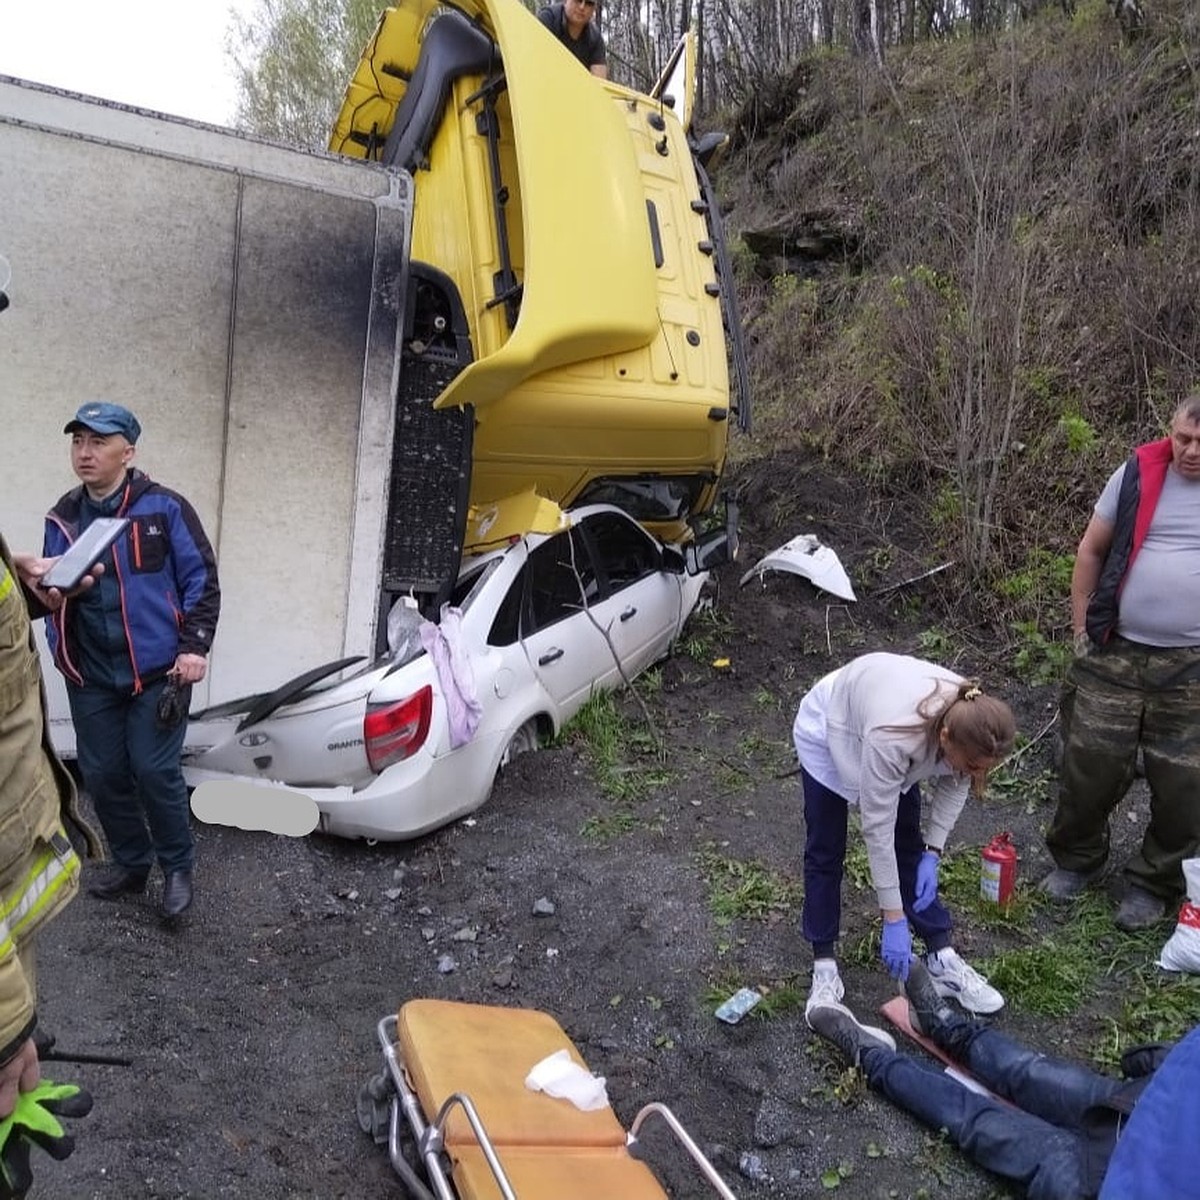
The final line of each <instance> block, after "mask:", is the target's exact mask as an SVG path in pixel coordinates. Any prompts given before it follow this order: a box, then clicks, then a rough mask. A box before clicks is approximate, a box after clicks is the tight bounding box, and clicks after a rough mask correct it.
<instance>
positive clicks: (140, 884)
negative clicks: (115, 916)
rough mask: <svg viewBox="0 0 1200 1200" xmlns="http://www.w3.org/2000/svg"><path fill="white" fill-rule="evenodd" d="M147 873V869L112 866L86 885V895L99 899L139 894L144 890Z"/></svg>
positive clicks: (114, 898)
mask: <svg viewBox="0 0 1200 1200" xmlns="http://www.w3.org/2000/svg"><path fill="white" fill-rule="evenodd" d="M149 874H150V872H149V871H134V870H131V869H130V868H129V867H113V868H112V870H111V871H109V872H108V874H107V875H105V876H103V877H102V878H100V879H97V880H96V882H95V883H92V884H89V885H88V895H89V896H95V897H97V898H98V899H100V900H116V899H117V898H118V897H119V896H136V895H139V894H140V893H141V892H144V891H145V890H146V879H147V877H148V876H149Z"/></svg>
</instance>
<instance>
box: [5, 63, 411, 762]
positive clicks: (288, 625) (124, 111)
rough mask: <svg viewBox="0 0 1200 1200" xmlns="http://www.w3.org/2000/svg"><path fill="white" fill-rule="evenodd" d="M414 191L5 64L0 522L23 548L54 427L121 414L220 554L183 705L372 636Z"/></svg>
mask: <svg viewBox="0 0 1200 1200" xmlns="http://www.w3.org/2000/svg"><path fill="white" fill-rule="evenodd" d="M411 195H412V192H411V180H410V178H409V177H408V175H407V174H406V173H405V172H403V171H400V170H398V169H395V168H388V167H382V166H378V165H376V164H369V163H363V162H350V161H347V160H344V159H338V158H335V157H333V156H332V155H325V154H320V153H312V152H307V151H303V150H299V149H292V148H287V147H283V146H278V145H273V144H270V143H267V142H264V141H261V140H259V139H256V138H253V137H249V136H246V135H242V134H239V133H234V132H231V131H228V130H223V129H217V128H214V127H211V126H207V125H201V124H198V123H194V122H190V121H186V120H183V119H180V118H175V117H167V116H162V115H159V114H155V113H149V112H144V111H140V110H136V109H130V108H126V107H122V106H119V105H116V104H112V103H108V102H105V101H100V100H95V99H91V98H87V97H83V96H77V95H72V94H69V93H64V92H61V91H57V90H54V89H49V88H45V87H41V86H38V85H33V84H29V83H26V82H23V81H20V80H15V79H11V78H7V77H2V76H0V255H4V256H5V257H7V259H8V260H9V262H10V264H11V267H12V281H11V284H10V285H9V288H8V294H9V297H10V300H11V305H10V307H9V308H8V310H7V311H6V312H4V313H3V315H2V316H0V430H2V431H3V432H2V433H0V444H2V445H3V457H2V460H0V461H2V464H3V466H2V469H0V521H2V522H3V529H4V533H5V536H6V537H7V538H8V540H9V543H10V544H11V545H12V546H14V547H18V548H21V549H31V550H36V549H39V548H40V546H41V541H42V521H43V517H44V514H45V512H46V510H47V509H48V508H49V507H50V506H51V504H52V503H53V502H54V501H55V500H56V499H57V497H58V496H59V495H61V494H62V493H63V492H65V491H66V490H68V488H70V487H72V486H74V485H75V484H76V483H77V480H76V479H75V477H74V475H73V474H72V472H71V469H70V462H69V457H68V441H69V439H68V438H67V437H65V436H64V435H63V425H64V424H65V423H66V422H67V421H68V420H69V419H70V418H71V417H72V415H73V414H74V412H75V410H76V408H78V406H79V405H80V404H82V403H83V402H84V401H87V400H92V399H104V400H111V401H115V402H116V403H119V404H124V405H126V406H128V407H129V408H131V409H132V410H133V411H134V412H135V413H136V414H137V415H138V417H139V418H140V420H141V422H142V425H143V428H144V433H143V435H142V438H141V440H140V442H139V444H138V455H137V460H136V465H138V466H140V467H141V468H143V469H144V470H146V471H147V472H148V473H149V474H150V475H151V477H153V478H156V479H159V480H161V481H162V482H163V483H164V484H166V485H168V486H169V487H172V488H175V489H177V490H178V491H180V492H182V493H183V494H184V495H185V496H187V497H188V499H189V500H191V501H192V503H193V504H194V505H195V507H196V509H197V511H198V512H199V514H200V517H201V520H202V521H203V523H204V526H205V528H206V530H207V531H208V534H209V536H210V538H211V539H212V541H213V544H214V546H215V548H216V552H217V557H218V562H219V566H220V575H221V585H222V606H221V621H220V625H219V627H218V631H217V636H216V641H215V643H214V646H213V652H212V658H211V662H210V666H209V672H208V676H207V678H206V680H205V681H204V683H203V684H202V685H201V686H200V687H198V688H197V689H196V695H195V697H194V701H193V707H194V708H197V709H198V708H201V707H206V706H209V705H214V704H219V703H222V702H223V701H226V700H229V699H233V698H235V697H238V696H244V695H246V694H247V693H251V692H258V691H261V690H262V689H263V688H264V686H274V685H275V684H276V683H278V682H280V681H282V680H283V679H286V678H288V677H289V676H291V675H294V674H296V673H298V672H300V671H302V670H305V669H306V668H310V667H312V666H313V665H314V664H317V663H322V662H328V661H330V660H332V659H337V658H340V657H344V656H351V655H369V654H372V653H373V652H374V651H375V649H376V647H377V627H378V624H379V608H380V579H381V572H382V569H383V567H382V561H381V560H382V557H383V551H382V546H383V543H384V540H385V536H386V530H385V524H386V517H387V507H388V481H389V476H390V462H391V453H392V441H393V429H394V427H395V422H394V404H395V397H396V394H397V373H398V361H399V360H398V346H399V333H400V325H401V322H402V319H403V313H404V297H405V289H406V282H407V278H406V272H407V248H408V244H409V237H410V229H411V215H412V214H411ZM43 652H44V646H43ZM46 666H47V668H48V669H47V671H46V677H47V680H48V682H49V683H50V686H51V710H52V718H53V725H54V735H55V740H56V743H57V744H58V745H59V747H60V749H61V750H62V751H63V752H64V753H67V754H71V753H73V750H74V736H73V732H72V730H71V725H70V720H69V715H68V711H67V705H66V696H65V692H64V690H63V686H62V683H61V680H60V677H59V676H58V673H57V671H55V670H54V669H53V668H52V667H51V666H50V663H49V660H48V657H47V659H46Z"/></svg>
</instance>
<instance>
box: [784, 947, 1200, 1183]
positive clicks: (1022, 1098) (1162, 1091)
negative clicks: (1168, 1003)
mask: <svg viewBox="0 0 1200 1200" xmlns="http://www.w3.org/2000/svg"><path fill="white" fill-rule="evenodd" d="M905 991H906V993H907V995H908V1000H909V1010H910V1020H911V1021H912V1024H913V1027H914V1029H917V1030H918V1031H919V1032H921V1033H923V1034H925V1036H927V1037H929V1038H931V1039H932V1040H933V1041H934V1042H935V1043H936V1044H937V1045H938V1046H939V1047H940V1048H941V1049H942V1050H944V1051H945V1052H946V1053H947V1054H948V1055H950V1057H951V1058H953V1059H954V1060H955V1061H956V1062H959V1063H961V1064H962V1065H963V1066H964V1067H965V1068H966V1070H968V1071H969V1072H970V1073H971V1074H972V1075H973V1076H974V1077H975V1078H976V1079H977V1080H978V1081H979V1082H980V1083H982V1084H983V1085H984V1086H985V1087H987V1088H989V1089H990V1090H991V1092H992V1093H994V1096H999V1097H1002V1100H997V1099H995V1098H994V1096H988V1095H982V1094H980V1093H978V1092H976V1091H973V1090H972V1089H971V1088H969V1087H967V1086H965V1085H964V1084H962V1083H960V1082H959V1081H958V1080H957V1079H955V1078H953V1077H952V1076H951V1075H948V1074H947V1073H946V1072H945V1071H943V1070H942V1069H941V1068H940V1067H934V1066H931V1065H928V1064H926V1063H924V1062H920V1061H918V1060H917V1059H914V1058H911V1057H909V1056H908V1055H905V1054H899V1053H897V1051H896V1049H895V1044H894V1043H893V1042H892V1040H891V1038H890V1037H888V1036H887V1035H886V1034H883V1033H882V1031H880V1030H876V1029H871V1028H870V1027H868V1026H865V1025H862V1024H861V1023H860V1022H859V1021H858V1020H857V1019H856V1018H855V1017H854V1014H853V1013H851V1011H850V1010H849V1009H848V1008H847V1007H846V1006H845V1005H843V1004H838V1003H824V1004H822V1005H820V1006H818V1007H815V1008H813V1009H812V1011H811V1012H810V1013H809V1014H808V1023H809V1025H811V1026H812V1028H813V1029H814V1030H816V1032H817V1033H819V1034H820V1035H821V1036H822V1037H824V1038H827V1039H828V1040H829V1041H831V1042H832V1043H833V1044H834V1045H835V1046H837V1048H838V1049H839V1050H840V1051H841V1052H842V1054H843V1055H845V1057H846V1059H847V1061H848V1062H850V1063H852V1064H853V1065H855V1066H857V1067H860V1068H861V1069H862V1071H863V1072H864V1073H865V1074H866V1077H867V1081H868V1083H869V1084H870V1085H871V1087H872V1088H874V1089H875V1090H876V1091H878V1092H881V1093H882V1094H883V1095H885V1096H886V1097H887V1098H888V1099H889V1100H891V1101H892V1102H893V1103H894V1104H896V1105H898V1106H899V1107H901V1108H903V1109H905V1110H906V1111H907V1112H909V1113H911V1114H912V1115H913V1116H914V1117H916V1118H917V1119H918V1120H920V1121H921V1122H923V1123H924V1124H925V1125H927V1126H929V1127H930V1128H931V1129H941V1130H945V1131H946V1133H947V1134H948V1135H949V1137H950V1140H951V1141H952V1142H954V1144H955V1145H956V1146H958V1147H959V1149H960V1150H962V1151H963V1153H964V1154H966V1155H967V1157H968V1158H970V1159H971V1161H972V1162H974V1163H976V1164H977V1165H979V1166H981V1167H984V1168H986V1169H987V1170H989V1171H993V1172H994V1173H995V1174H997V1175H1001V1176H1003V1177H1004V1178H1005V1179H1008V1180H1011V1181H1012V1182H1014V1183H1017V1184H1020V1185H1022V1186H1023V1187H1024V1188H1025V1191H1026V1195H1028V1196H1029V1197H1030V1200H1083V1198H1088V1200H1090V1198H1094V1197H1098V1198H1099V1200H1168V1198H1169V1200H1200V1172H1198V1171H1197V1170H1196V1169H1195V1160H1194V1155H1195V1151H1194V1148H1193V1142H1194V1140H1195V1136H1196V1131H1197V1130H1200V1088H1198V1087H1197V1086H1196V1085H1197V1081H1198V1080H1200V1026H1197V1027H1196V1028H1195V1029H1193V1030H1192V1031H1191V1032H1190V1033H1189V1034H1188V1035H1187V1036H1186V1037H1185V1038H1184V1039H1183V1040H1182V1041H1180V1042H1179V1043H1178V1044H1176V1045H1175V1046H1170V1045H1164V1044H1155V1045H1150V1046H1138V1047H1135V1048H1133V1049H1132V1050H1130V1051H1128V1052H1127V1053H1126V1054H1125V1055H1124V1057H1123V1059H1122V1068H1123V1069H1124V1071H1125V1073H1126V1075H1127V1078H1125V1079H1116V1078H1114V1077H1112V1076H1110V1075H1101V1074H1098V1073H1097V1072H1095V1071H1092V1070H1090V1069H1088V1068H1087V1067H1084V1066H1081V1065H1078V1064H1076V1063H1072V1062H1068V1061H1066V1060H1064V1059H1060V1058H1053V1057H1051V1056H1049V1055H1045V1054H1039V1053H1037V1052H1035V1051H1033V1050H1029V1049H1027V1048H1026V1047H1024V1046H1021V1045H1019V1044H1018V1043H1017V1042H1015V1041H1013V1040H1012V1039H1011V1038H1009V1037H1006V1036H1005V1035H1004V1034H1002V1033H999V1032H997V1031H996V1030H995V1029H992V1028H990V1027H989V1026H988V1025H987V1024H986V1023H985V1022H982V1021H978V1020H967V1019H965V1018H963V1017H962V1016H960V1015H959V1014H958V1013H956V1012H955V1011H954V1009H953V1008H951V1006H950V1005H949V1004H948V1003H947V1002H946V1001H945V999H944V998H943V997H942V996H941V995H940V994H939V993H938V990H937V988H936V987H935V986H934V980H933V978H932V977H931V976H930V974H929V972H928V971H927V970H926V969H925V966H924V964H923V963H921V962H920V961H919V960H915V961H914V962H913V964H912V969H911V970H910V971H909V974H908V979H907V980H906V982H905ZM1004 1100H1006V1101H1009V1102H1010V1103H1008V1104H1006V1103H1003V1101H1004Z"/></svg>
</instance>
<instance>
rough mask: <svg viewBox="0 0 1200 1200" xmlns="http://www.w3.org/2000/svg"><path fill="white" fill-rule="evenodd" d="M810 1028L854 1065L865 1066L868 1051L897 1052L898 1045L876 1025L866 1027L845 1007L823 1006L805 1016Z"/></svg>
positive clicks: (813, 1009)
mask: <svg viewBox="0 0 1200 1200" xmlns="http://www.w3.org/2000/svg"><path fill="white" fill-rule="evenodd" d="M805 1019H806V1020H807V1021H808V1025H809V1028H810V1029H815V1030H816V1032H817V1033H819V1034H820V1035H821V1036H822V1037H823V1038H827V1039H828V1040H829V1041H831V1042H832V1043H833V1044H834V1045H835V1046H836V1047H837V1048H838V1049H839V1050H840V1051H841V1052H842V1054H844V1055H845V1057H846V1061H847V1062H848V1063H850V1065H851V1066H855V1067H857V1066H861V1065H862V1056H863V1053H864V1051H867V1050H870V1049H872V1048H875V1049H883V1050H895V1049H896V1043H895V1042H894V1041H893V1040H892V1038H891V1037H890V1036H889V1035H888V1034H886V1033H884V1031H883V1030H882V1029H876V1028H875V1027H874V1026H873V1025H863V1024H862V1023H861V1022H860V1021H859V1019H858V1018H857V1017H856V1016H855V1015H854V1014H853V1013H852V1012H851V1011H850V1010H849V1009H848V1008H847V1007H846V1006H845V1005H844V1004H821V1005H818V1006H817V1007H814V1008H810V1009H809V1010H808V1012H807V1013H806V1014H805Z"/></svg>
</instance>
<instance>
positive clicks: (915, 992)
mask: <svg viewBox="0 0 1200 1200" xmlns="http://www.w3.org/2000/svg"><path fill="white" fill-rule="evenodd" d="M904 994H905V995H906V996H907V997H908V1019H909V1021H910V1022H911V1023H912V1027H913V1028H914V1029H915V1030H916V1031H917V1032H918V1033H923V1034H924V1035H925V1036H926V1037H930V1038H933V1040H934V1041H935V1042H936V1041H937V1039H938V1033H939V1031H940V1030H941V1029H942V1028H943V1027H944V1026H945V1025H946V1023H947V1022H948V1021H951V1020H953V1019H954V1015H955V1014H954V1009H953V1008H951V1007H950V1005H949V1004H947V1003H946V1000H945V997H943V996H942V995H941V993H940V992H939V991H938V990H937V985H936V984H935V983H934V982H933V976H932V975H930V974H929V968H928V967H927V966H926V965H925V964H924V963H923V962H922V961H921V960H920V959H919V958H917V957H916V955H913V960H912V962H911V963H909V964H908V978H907V979H906V980H905V982H904Z"/></svg>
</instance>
